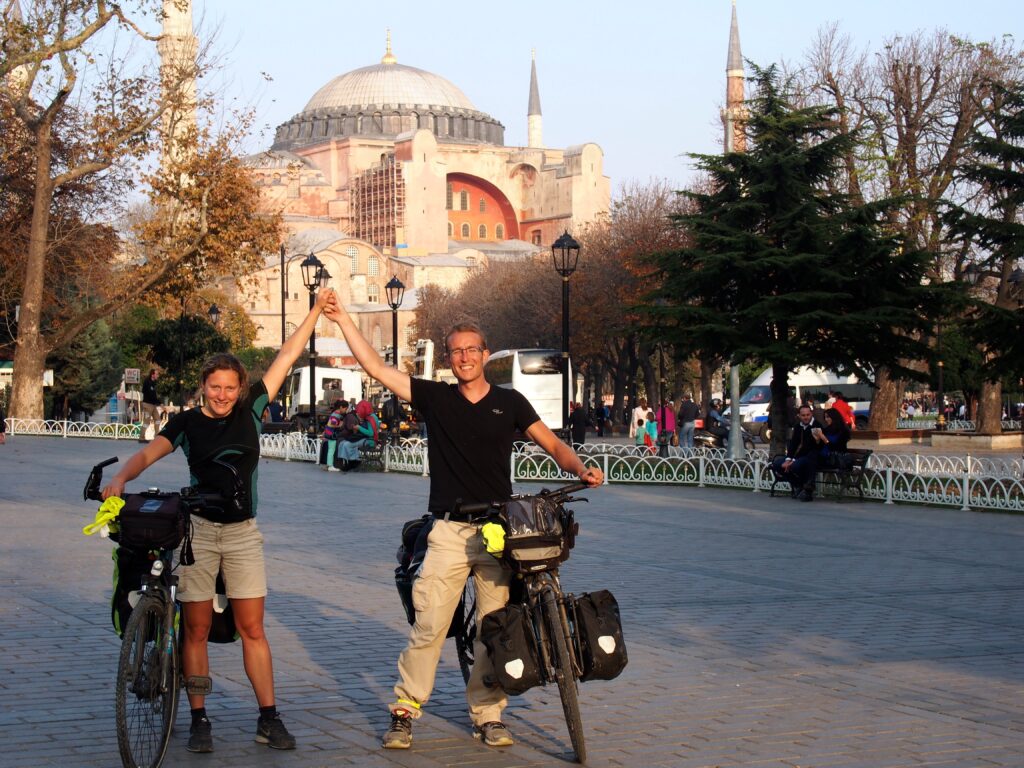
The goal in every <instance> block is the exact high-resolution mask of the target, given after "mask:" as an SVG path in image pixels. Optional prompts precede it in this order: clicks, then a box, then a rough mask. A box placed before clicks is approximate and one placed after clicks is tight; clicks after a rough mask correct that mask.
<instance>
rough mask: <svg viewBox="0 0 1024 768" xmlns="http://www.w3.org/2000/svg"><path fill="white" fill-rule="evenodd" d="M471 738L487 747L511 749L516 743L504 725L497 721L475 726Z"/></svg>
mask: <svg viewBox="0 0 1024 768" xmlns="http://www.w3.org/2000/svg"><path fill="white" fill-rule="evenodd" d="M473 738H475V739H480V740H481V741H482V742H483V743H484V744H486V745H487V746H489V747H511V746H512V745H513V744H515V743H516V742H515V739H513V738H512V734H511V733H509V732H508V728H506V727H505V724H504V723H499V722H498V721H497V720H495V721H493V722H490V723H484V724H483V725H478V726H475V727H474V728H473Z"/></svg>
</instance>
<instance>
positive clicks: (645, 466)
mask: <svg viewBox="0 0 1024 768" xmlns="http://www.w3.org/2000/svg"><path fill="white" fill-rule="evenodd" d="M7 425H8V432H9V433H10V434H12V435H17V434H27V435H49V436H53V437H62V438H73V437H93V438H107V439H113V440H137V439H138V437H139V428H138V427H137V426H133V425H125V424H93V423H80V422H68V421H52V420H42V419H36V420H26V419H8V420H7ZM260 442H261V450H262V453H263V455H264V456H268V457H273V458H279V459H284V460H285V461H316V460H317V458H318V456H319V451H320V442H321V441H320V440H319V439H314V438H310V437H308V436H306V435H304V434H301V433H296V432H292V433H284V434H273V435H263V436H262V437H261V438H260ZM577 449H578V450H579V453H580V456H581V458H582V459H583V461H584V463H586V464H587V465H589V466H595V467H600V468H601V470H602V471H603V472H604V475H605V479H606V482H609V483H653V484H670V485H695V486H698V487H708V486H718V487H727V488H739V489H745V490H749V491H751V492H753V493H760V492H763V491H767V490H768V489H769V488H770V487H771V485H772V480H773V477H772V472H771V463H770V460H769V456H768V453H767V451H765V450H754V451H748V452H747V454H746V457H745V458H742V459H735V460H734V459H730V458H728V457H727V456H726V454H725V452H724V451H721V450H707V449H701V448H698V449H693V450H690V451H684V450H681V449H678V448H675V449H673V454H674V455H670V456H669V457H668V458H661V457H658V456H656V455H650V454H649V453H648V452H646V450H645V449H643V448H637V447H636V446H631V445H621V444H608V443H589V444H586V445H580V446H577ZM384 469H385V471H391V472H408V473H415V474H420V475H424V476H426V475H428V474H429V472H430V467H429V464H428V461H427V448H426V442H425V441H422V440H419V439H418V438H412V439H407V440H402V441H401V442H400V443H399V444H398V445H388V446H386V448H385V450H384ZM510 470H511V473H512V478H513V479H514V480H518V481H527V480H536V481H550V482H569V481H570V480H571V479H572V477H571V476H570V475H567V474H565V473H563V472H562V471H561V470H560V469H559V468H558V466H557V465H556V464H555V462H554V461H553V460H552V459H551V457H550V456H548V455H547V454H546V453H544V452H543V451H542V450H540V449H539V448H538V447H537V446H536V445H534V444H532V443H517V444H516V450H515V452H514V453H513V455H512V465H511V467H510ZM863 490H864V496H865V498H868V499H874V500H877V501H882V502H884V503H886V504H892V503H907V504H932V505H941V506H955V507H959V508H960V509H964V510H967V509H978V510H999V511H1010V512H1024V459H1010V458H1002V457H972V456H970V455H966V456H933V455H929V454H907V453H873V454H872V455H871V458H870V460H869V462H868V467H867V469H866V470H865V475H864V482H863Z"/></svg>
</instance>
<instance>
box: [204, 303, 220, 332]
mask: <svg viewBox="0 0 1024 768" xmlns="http://www.w3.org/2000/svg"><path fill="white" fill-rule="evenodd" d="M206 313H207V314H208V315H209V316H210V322H211V323H212V324H213V327H214V328H216V327H217V326H218V325H220V308H219V307H218V306H217V305H216V304H211V305H210V308H209V309H208V310H207V311H206Z"/></svg>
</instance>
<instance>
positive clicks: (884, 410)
mask: <svg viewBox="0 0 1024 768" xmlns="http://www.w3.org/2000/svg"><path fill="white" fill-rule="evenodd" d="M902 388H903V381H902V379H894V378H892V375H891V373H890V372H889V369H888V368H884V367H883V368H879V369H878V373H877V375H876V377H875V396H874V398H873V399H872V401H871V415H870V417H869V418H868V429H871V430H875V431H876V432H890V431H892V430H895V429H896V427H897V423H896V422H897V419H898V418H899V411H900V408H899V406H900V396H899V393H900V390H901V389H902Z"/></svg>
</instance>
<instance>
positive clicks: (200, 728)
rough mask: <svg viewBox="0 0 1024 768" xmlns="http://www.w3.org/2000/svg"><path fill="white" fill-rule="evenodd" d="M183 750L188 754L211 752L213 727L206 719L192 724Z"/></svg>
mask: <svg viewBox="0 0 1024 768" xmlns="http://www.w3.org/2000/svg"><path fill="white" fill-rule="evenodd" d="M185 749H187V750H188V751H189V752H213V726H212V725H210V721H209V720H208V719H207V718H205V717H204V718H202V719H200V720H195V721H193V722H192V726H191V727H190V728H189V729H188V744H187V745H185Z"/></svg>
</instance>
